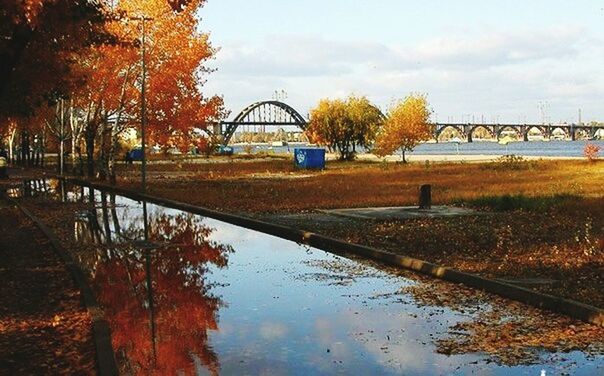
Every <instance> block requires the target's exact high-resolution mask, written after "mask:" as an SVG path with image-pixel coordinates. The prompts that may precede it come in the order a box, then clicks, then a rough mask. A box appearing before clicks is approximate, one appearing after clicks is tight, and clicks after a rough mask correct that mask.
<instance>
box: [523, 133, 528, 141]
mask: <svg viewBox="0 0 604 376" xmlns="http://www.w3.org/2000/svg"><path fill="white" fill-rule="evenodd" d="M522 138H523V139H524V141H528V140H529V138H528V131H526V132H524V133H523V136H522Z"/></svg>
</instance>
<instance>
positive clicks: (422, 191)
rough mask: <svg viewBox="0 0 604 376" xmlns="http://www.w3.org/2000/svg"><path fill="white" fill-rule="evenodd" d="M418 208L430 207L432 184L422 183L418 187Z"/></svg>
mask: <svg viewBox="0 0 604 376" xmlns="http://www.w3.org/2000/svg"><path fill="white" fill-rule="evenodd" d="M419 208H420V209H432V186H431V185H430V184H424V185H422V186H421V187H420V188H419Z"/></svg>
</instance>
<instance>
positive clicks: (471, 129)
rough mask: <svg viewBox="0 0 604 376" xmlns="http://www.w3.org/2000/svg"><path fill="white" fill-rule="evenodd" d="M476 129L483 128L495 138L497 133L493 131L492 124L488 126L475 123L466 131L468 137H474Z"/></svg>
mask: <svg viewBox="0 0 604 376" xmlns="http://www.w3.org/2000/svg"><path fill="white" fill-rule="evenodd" d="M477 129H484V130H485V131H487V132H488V133H489V134H490V135H491V137H493V138H497V134H496V133H495V130H494V129H493V127H492V126H488V125H485V124H477V125H475V126H473V127H472V128H470V130H469V131H468V138H469V139H471V138H473V137H474V131H476V130H477Z"/></svg>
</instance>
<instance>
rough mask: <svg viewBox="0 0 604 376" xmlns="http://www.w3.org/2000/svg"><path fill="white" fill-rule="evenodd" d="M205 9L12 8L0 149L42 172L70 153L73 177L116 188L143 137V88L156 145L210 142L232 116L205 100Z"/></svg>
mask: <svg viewBox="0 0 604 376" xmlns="http://www.w3.org/2000/svg"><path fill="white" fill-rule="evenodd" d="M204 3H205V0H188V1H187V0H180V1H179V0H120V1H97V0H28V1H3V2H2V4H1V8H0V36H1V38H0V135H2V136H3V137H2V140H3V141H2V144H0V148H5V147H6V148H7V149H8V154H9V158H10V159H11V160H12V161H13V162H16V163H21V164H24V165H41V164H43V163H44V162H43V161H44V153H45V151H46V149H47V148H50V147H52V148H53V149H55V148H56V150H59V151H60V155H61V156H63V155H64V154H66V153H67V152H70V153H71V166H72V168H73V169H74V170H76V169H77V170H79V172H80V173H83V171H84V170H85V171H86V172H87V174H88V176H90V177H92V176H97V177H100V178H101V179H111V180H113V181H114V180H115V169H114V166H115V161H116V158H118V150H119V142H120V140H122V139H124V137H123V136H124V134H125V133H127V132H130V131H131V130H134V129H139V127H138V124H140V122H141V119H142V115H141V114H142V111H141V92H142V91H143V90H142V89H143V88H145V89H146V101H145V103H146V104H147V106H146V107H147V108H146V112H145V114H146V116H145V118H146V121H147V127H146V128H147V130H148V133H147V137H146V138H147V139H148V140H149V142H150V144H153V143H155V144H160V145H165V147H166V148H168V147H173V146H176V147H181V148H184V147H188V146H189V145H191V143H193V142H202V141H204V140H205V138H199V137H196V138H195V140H194V139H193V134H194V132H193V130H194V129H204V128H206V127H207V124H209V123H213V122H215V121H219V120H221V119H223V118H224V117H225V116H226V115H227V113H226V111H225V109H224V105H223V100H222V98H221V97H219V96H209V97H208V96H204V95H203V94H202V92H201V88H202V87H203V84H204V82H205V79H206V76H207V74H208V73H210V72H211V69H209V68H208V67H206V66H205V65H204V64H205V62H207V60H209V59H211V58H212V57H213V56H214V54H215V52H216V49H215V48H214V47H213V46H212V45H211V44H210V42H209V39H208V34H206V33H203V32H201V31H200V27H199V12H200V8H201V7H202V6H203V4H204ZM143 51H144V59H143V58H142V56H143ZM143 61H144V64H143ZM143 82H144V83H145V85H143ZM137 137H140V134H139V135H136V134H135V135H134V138H135V139H136V138H137ZM200 140H201V141H200ZM194 146H197V145H194ZM201 146H203V145H201ZM119 157H121V156H119ZM63 164H64V162H63V158H60V163H59V165H60V168H61V170H62V169H63ZM84 164H85V166H84ZM74 172H75V171H74Z"/></svg>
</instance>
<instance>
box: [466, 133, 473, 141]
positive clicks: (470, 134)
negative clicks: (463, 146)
mask: <svg viewBox="0 0 604 376" xmlns="http://www.w3.org/2000/svg"><path fill="white" fill-rule="evenodd" d="M467 139H468V142H474V140H472V132H468V137H467Z"/></svg>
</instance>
